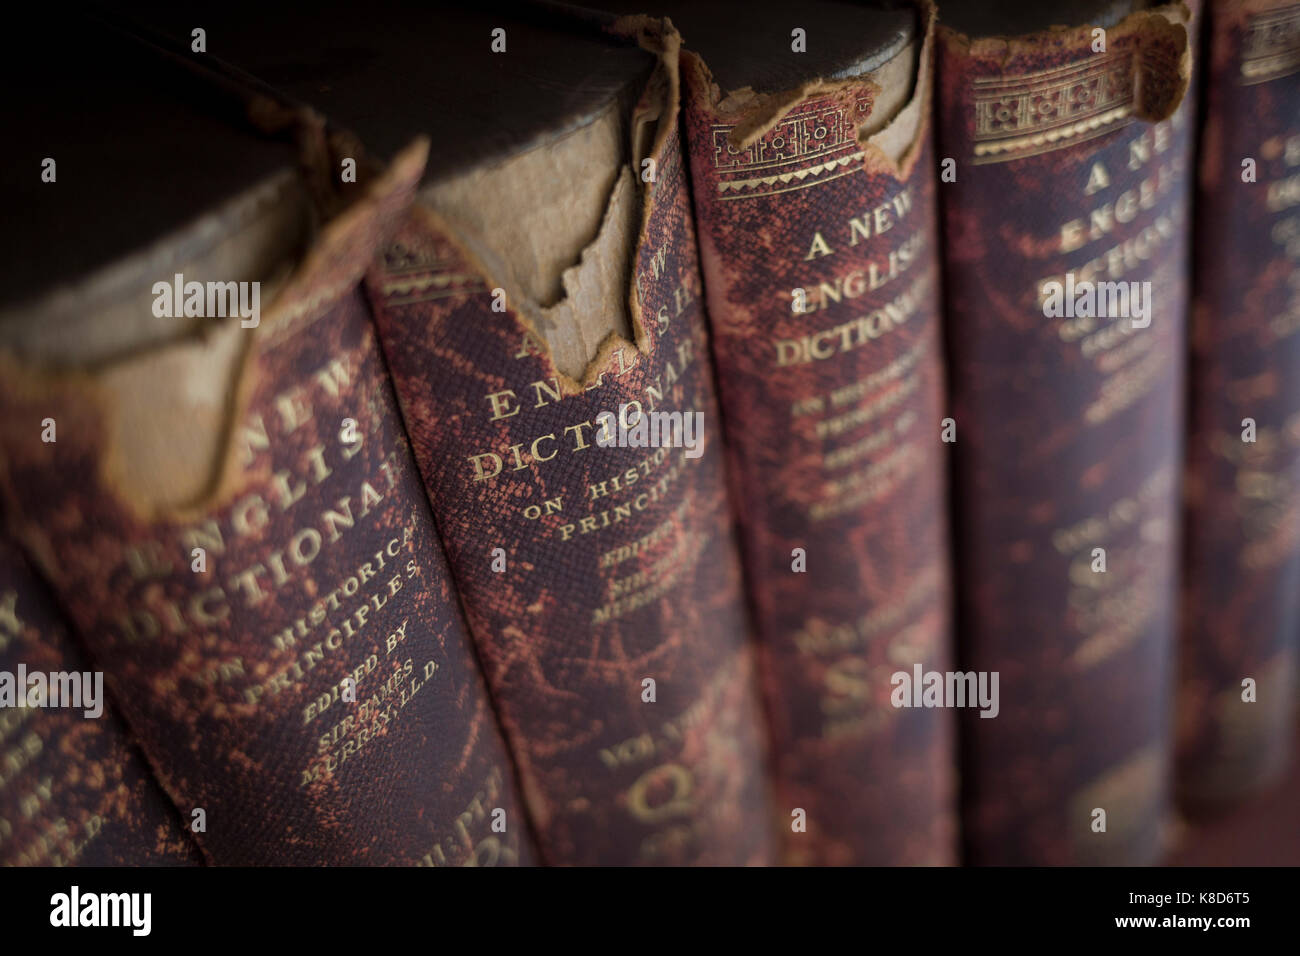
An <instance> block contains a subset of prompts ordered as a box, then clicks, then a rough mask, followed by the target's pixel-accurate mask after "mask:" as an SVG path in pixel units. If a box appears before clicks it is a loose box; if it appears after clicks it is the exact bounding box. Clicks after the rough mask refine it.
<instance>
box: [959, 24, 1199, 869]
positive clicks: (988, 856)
mask: <svg viewBox="0 0 1300 956" xmlns="http://www.w3.org/2000/svg"><path fill="white" fill-rule="evenodd" d="M1170 14H1171V16H1173V17H1175V18H1176V19H1180V18H1183V17H1185V11H1182V10H1177V9H1175V10H1171V11H1170ZM1105 38H1106V41H1107V48H1106V51H1105V52H1101V51H1098V52H1096V53H1094V52H1093V50H1092V44H1093V40H1094V38H1093V35H1092V31H1091V29H1089V28H1078V29H1061V30H1057V31H1053V32H1047V33H1042V34H1037V35H1033V36H1030V37H1023V38H1017V39H1015V40H1010V41H1003V40H997V39H984V40H979V41H975V44H974V45H970V44H968V43H967V41H966V38H964V37H961V36H960V35H957V34H954V33H952V32H951V31H948V30H945V29H943V28H942V27H941V28H940V41H941V42H940V49H941V52H940V57H939V63H938V66H939V85H938V93H939V108H938V116H939V141H940V145H939V153H940V155H941V156H942V157H944V158H945V159H947V158H951V159H953V160H955V163H956V165H955V171H956V181H955V182H950V183H945V184H943V185H941V187H940V204H941V208H942V213H943V225H944V229H945V247H944V254H945V260H946V261H945V295H946V299H947V302H946V309H947V327H948V333H949V344H950V359H949V361H950V366H951V394H952V414H953V417H954V418H955V420H956V425H957V443H956V446H955V452H956V463H955V475H954V483H955V491H956V502H957V517H958V522H957V561H958V564H957V580H958V585H959V587H958V599H959V604H958V608H959V617H958V620H959V627H958V639H959V648H960V649H959V654H960V657H961V660H962V665H963V668H967V669H974V670H979V671H997V672H999V674H1000V694H1001V713H1000V715H999V716H998V717H997V718H995V719H981V718H978V717H976V716H975V715H974V714H969V715H966V717H965V718H964V721H965V722H964V730H965V731H966V733H965V736H964V738H963V744H964V745H965V747H966V751H965V753H964V756H963V760H964V763H963V791H964V792H963V799H964V812H965V817H964V824H965V838H966V849H967V851H968V853H969V860H970V861H971V862H973V863H976V864H1030V865H1051V864H1079V863H1129V864H1135V863H1143V862H1153V861H1154V860H1155V859H1157V857H1158V855H1159V853H1160V850H1161V846H1162V839H1163V823H1164V820H1165V815H1166V810H1167V805H1168V796H1169V786H1168V779H1167V778H1168V774H1169V769H1170V759H1171V751H1172V739H1171V728H1170V720H1169V713H1170V710H1171V705H1172V700H1171V693H1170V689H1171V682H1172V677H1173V674H1172V668H1173V644H1174V640H1173V639H1174V574H1175V565H1176V561H1175V555H1176V553H1177V550H1176V548H1177V541H1176V538H1177V534H1176V532H1177V519H1178V509H1177V501H1178V479H1179V471H1180V461H1181V442H1180V432H1181V429H1182V391H1183V384H1184V373H1183V348H1184V322H1185V316H1184V312H1185V308H1186V302H1187V292H1186V286H1187V270H1186V262H1185V259H1186V254H1187V249H1188V236H1189V234H1190V222H1189V215H1190V212H1189V207H1188V187H1189V183H1190V177H1189V168H1188V167H1189V163H1190V161H1191V160H1190V145H1191V137H1190V130H1191V126H1192V115H1191V107H1192V104H1191V101H1190V98H1186V99H1182V105H1181V107H1179V109H1178V112H1177V113H1175V114H1174V115H1173V117H1172V119H1170V120H1166V121H1165V122H1162V123H1160V124H1159V126H1158V127H1153V126H1152V125H1151V124H1149V123H1148V122H1145V121H1142V120H1140V119H1139V117H1152V118H1159V117H1161V116H1165V115H1168V112H1169V110H1171V109H1172V108H1173V107H1174V105H1176V104H1178V103H1179V101H1180V99H1181V98H1182V97H1183V92H1184V90H1185V87H1186V84H1187V79H1188V75H1189V63H1188V59H1189V52H1188V51H1189V46H1188V41H1187V37H1186V30H1185V28H1184V26H1183V25H1182V24H1181V23H1177V22H1173V21H1171V20H1169V19H1166V18H1164V17H1162V16H1161V15H1160V14H1159V13H1150V14H1145V13H1144V14H1137V15H1134V16H1133V17H1131V18H1129V19H1127V20H1125V21H1124V22H1123V23H1121V24H1119V25H1118V26H1115V27H1112V28H1111V29H1109V30H1107V31H1106V34H1105ZM1134 143H1139V146H1137V147H1134V148H1132V149H1131V147H1132V144H1134ZM1144 145H1145V146H1146V147H1149V149H1148V150H1147V151H1146V152H1145V153H1144V152H1142V150H1143V146H1144ZM1097 164H1101V166H1102V172H1101V173H1098V172H1097ZM1094 177H1095V179H1094ZM1103 179H1105V180H1106V184H1103V182H1102V180H1103ZM1090 182H1091V183H1092V186H1093V187H1095V188H1093V189H1092V191H1091V193H1090V194H1089V193H1088V192H1086V191H1087V190H1088V189H1089V188H1090ZM1144 184H1145V185H1144ZM1108 204H1109V205H1110V207H1111V208H1112V209H1113V208H1114V207H1117V206H1122V213H1118V214H1114V215H1113V216H1107V215H1105V214H1104V213H1103V214H1102V215H1100V216H1099V217H1097V219H1096V232H1095V233H1094V232H1092V231H1090V230H1092V229H1093V227H1094V219H1093V215H1092V214H1093V213H1094V211H1095V210H1097V209H1099V208H1104V207H1106V206H1107V205H1108ZM1076 219H1081V220H1082V226H1081V228H1082V230H1083V232H1082V234H1080V232H1079V231H1078V230H1077V229H1075V228H1074V227H1070V228H1068V229H1067V228H1066V226H1067V224H1068V223H1071V222H1072V221H1074V220H1076ZM1112 250H1119V251H1118V252H1114V251H1112ZM1067 271H1073V272H1074V273H1075V275H1076V279H1077V280H1089V281H1097V282H1100V281H1120V280H1121V279H1122V280H1123V281H1143V280H1149V281H1151V282H1152V295H1153V301H1154V303H1155V306H1154V309H1153V311H1152V317H1151V324H1150V326H1149V327H1148V328H1145V329H1134V328H1132V326H1131V324H1130V322H1129V320H1128V319H1126V318H1110V319H1103V320H1095V321H1094V322H1091V323H1090V322H1088V321H1086V320H1083V321H1080V320H1074V319H1062V318H1048V317H1046V316H1045V314H1044V309H1043V306H1042V304H1041V303H1040V301H1039V296H1040V292H1041V289H1042V284H1043V283H1044V282H1045V281H1048V280H1052V279H1055V278H1057V277H1060V276H1063V275H1064V273H1066V272H1067ZM1090 326H1091V327H1090ZM1097 547H1101V548H1104V549H1105V552H1106V562H1107V564H1106V568H1107V570H1106V572H1105V573H1101V572H1094V571H1093V570H1092V568H1093V561H1094V556H1093V549H1094V548H1097ZM1095 809H1103V810H1105V811H1106V831H1105V832H1104V833H1102V832H1094V831H1093V829H1092V826H1093V822H1094V816H1093V811H1094V810H1095Z"/></svg>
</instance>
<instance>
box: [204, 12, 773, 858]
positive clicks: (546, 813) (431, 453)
mask: <svg viewBox="0 0 1300 956" xmlns="http://www.w3.org/2000/svg"><path fill="white" fill-rule="evenodd" d="M214 15H216V16H218V17H220V16H221V13H220V12H219V11H217V12H215V13H214ZM563 19H564V18H561V17H557V16H555V15H554V14H553V13H552V12H550V11H538V10H532V9H529V8H527V7H515V8H506V7H505V6H504V5H501V6H500V7H499V8H497V9H493V8H492V5H488V7H487V8H485V9H483V10H475V11H469V10H466V9H463V8H461V9H458V8H443V7H438V6H434V7H431V8H428V9H422V10H421V11H420V12H418V13H415V12H412V11H411V10H410V9H409V8H407V7H405V6H402V5H398V4H382V3H381V4H378V5H373V4H372V5H371V6H370V7H368V8H367V11H366V16H364V17H359V18H357V20H356V21H355V22H352V23H350V24H349V26H348V28H347V30H346V31H343V32H337V31H336V30H334V29H332V28H330V27H328V26H327V25H325V24H324V23H321V22H316V21H313V22H303V21H302V20H301V19H299V18H292V19H290V18H284V19H283V21H282V22H280V21H279V20H277V18H275V17H271V18H264V19H262V20H260V21H259V28H258V31H257V32H256V34H253V33H249V34H247V35H240V34H239V32H238V31H235V30H224V31H223V33H222V35H223V36H224V37H226V39H225V40H224V41H223V46H222V48H221V49H220V50H216V51H214V52H217V53H219V54H220V55H222V56H226V57H228V58H229V59H231V60H232V62H234V63H235V64H237V65H238V66H239V67H240V68H241V69H243V70H245V71H247V72H248V73H251V74H253V75H256V76H258V77H259V78H261V79H262V80H264V81H265V82H266V83H267V84H268V85H269V86H272V87H274V88H275V89H277V90H278V91H280V93H281V94H282V95H284V96H286V97H288V98H290V99H293V100H296V101H300V102H304V103H308V104H310V105H311V106H312V107H313V108H314V109H315V110H316V111H317V112H319V113H320V114H322V115H324V116H325V117H327V118H328V119H329V121H330V122H331V124H334V125H335V126H337V127H338V128H340V129H345V130H349V131H350V132H351V133H352V134H353V135H354V136H355V137H356V138H357V140H358V141H359V142H360V143H362V144H364V145H365V146H366V147H367V149H368V150H369V152H370V153H371V154H372V155H375V156H378V157H381V158H384V159H387V158H389V157H390V156H392V155H393V154H394V153H395V152H396V151H397V150H399V149H400V148H401V147H402V145H403V144H404V143H406V142H408V141H409V140H410V138H411V137H413V136H418V135H428V136H430V137H431V138H432V140H433V148H432V150H431V154H430V160H429V165H428V169H427V171H426V173H425V176H424V179H423V180H422V182H421V183H420V186H419V190H418V197H417V208H416V210H415V211H414V212H413V214H411V215H410V216H408V217H407V218H406V219H404V220H403V221H402V222H401V223H400V224H399V225H398V228H397V231H396V233H395V235H394V237H393V240H392V241H391V242H390V243H389V244H388V246H387V248H386V250H385V251H384V254H383V256H382V259H381V260H380V261H379V262H378V264H377V265H376V267H375V268H374V269H373V270H372V272H371V274H370V276H369V291H370V294H371V296H372V299H373V302H374V306H375V310H376V318H377V321H378V325H379V332H380V339H381V341H382V343H383V348H384V353H385V356H386V358H387V360H388V365H389V367H390V369H391V370H392V373H393V377H394V380H395V382H396V385H397V393H398V397H399V401H400V403H401V407H402V413H403V416H404V419H405V422H406V426H407V429H408V431H409V433H410V435H411V439H412V444H413V446H414V449H415V454H416V458H417V460H418V462H419V466H420V471H421V474H422V476H423V478H424V481H425V485H426V487H427V489H428V493H429V498H430V500H431V502H432V503H433V508H434V513H435V516H436V520H437V523H438V526H439V529H440V531H441V533H442V536H443V539H444V541H445V542H446V546H447V552H448V556H449V559H450V564H451V568H452V574H453V576H454V578H455V583H456V587H457V590H458V592H459V594H460V597H461V600H462V602H463V604H464V607H465V611H466V614H467V617H468V619H469V622H470V626H471V628H472V631H473V634H474V638H475V641H476V643H477V646H478V649H479V653H480V656H481V658H482V661H483V664H484V668H485V672H486V674H487V677H488V682H489V685H490V687H491V689H492V692H493V695H494V700H495V702H496V704H497V706H498V708H499V711H500V714H501V718H502V723H503V726H504V728H505V731H506V734H507V738H508V740H509V742H510V744H511V747H512V752H513V754H514V756H515V758H516V761H517V763H518V767H519V772H520V779H521V783H522V786H523V789H524V792H525V796H526V799H527V802H528V805H529V808H530V812H531V816H532V820H533V821H534V823H535V825H536V832H537V836H538V840H539V843H540V847H541V851H542V856H543V859H544V860H545V861H547V862H550V863H577V864H632V863H644V864H688V863H698V864H741V863H762V862H766V861H768V860H769V859H770V858H771V854H770V845H771V842H772V840H771V835H770V816H769V813H768V809H767V799H766V778H765V774H764V767H763V760H762V748H761V723H760V714H759V711H758V703H757V692H756V689H755V686H754V679H753V663H752V657H751V651H750V649H749V646H748V641H747V638H748V634H747V626H746V619H745V613H744V604H743V597H742V590H741V574H740V563H739V559H738V555H737V552H736V545H735V540H734V530H733V526H732V524H731V521H730V518H729V515H728V510H727V499H726V492H725V486H724V477H723V460H722V442H721V432H720V426H719V421H718V412H717V406H716V401H715V396H714V391H713V385H712V378H711V369H710V358H709V350H708V342H707V338H706V334H705V327H704V318H703V312H702V287H701V282H700V277H699V273H698V269H697V256H696V247H695V242H694V236H693V233H692V229H691V223H690V209H689V204H688V198H687V193H686V170H685V166H684V161H683V157H682V153H681V148H680V144H679V141H678V137H677V127H676V119H677V112H676V110H677V76H676V71H675V66H676V48H675V46H674V45H673V44H674V42H675V37H674V36H672V35H669V34H658V33H655V32H654V31H652V30H646V31H644V32H642V33H640V34H635V33H634V35H630V36H616V35H613V34H606V33H603V32H601V31H600V30H599V29H598V28H595V27H590V28H588V27H584V26H582V25H580V24H575V23H565V22H562V21H563ZM435 37H436V43H435V41H434V39H433V38H435ZM435 46H436V48H437V50H438V51H439V53H438V55H431V53H432V50H433V48H434V47H435ZM286 51H292V52H290V53H289V54H288V55H286ZM376 104H382V106H383V109H382V110H380V109H377V108H376ZM651 415H653V416H655V417H654V418H653V419H651V418H650V416H651ZM661 416H671V418H661ZM643 417H644V418H643ZM638 421H640V422H641V424H640V425H639V426H638V424H637V423H638ZM652 421H653V423H654V425H655V436H654V437H653V438H652V436H651V435H650V434H649V426H650V424H651V422H652ZM620 426H627V427H626V428H622V427H620ZM640 429H644V430H645V431H644V433H642V432H641V431H640Z"/></svg>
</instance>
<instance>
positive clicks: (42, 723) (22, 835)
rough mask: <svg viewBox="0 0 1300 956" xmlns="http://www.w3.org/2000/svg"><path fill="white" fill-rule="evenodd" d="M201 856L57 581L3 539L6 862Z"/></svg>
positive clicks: (90, 862) (97, 862)
mask: <svg viewBox="0 0 1300 956" xmlns="http://www.w3.org/2000/svg"><path fill="white" fill-rule="evenodd" d="M199 861H200V856H199V853H198V848H197V846H196V845H195V844H194V842H193V841H192V840H190V838H189V836H188V835H187V834H186V832H185V830H184V829H183V827H182V823H181V818H180V817H179V816H178V815H177V812H176V808H175V807H174V806H172V803H171V801H170V800H168V799H167V796H166V795H165V794H164V793H163V792H162V790H161V789H160V788H159V786H158V784H157V782H156V781H155V780H154V779H153V776H152V774H151V773H150V771H149V768H148V767H147V766H146V765H145V763H144V760H143V759H142V758H141V756H140V753H139V751H138V749H137V748H136V746H135V744H134V742H133V741H132V740H131V737H130V735H129V733H128V732H127V729H126V727H125V725H124V724H123V723H122V721H121V718H119V717H118V715H117V714H116V712H115V707H114V704H113V703H112V702H110V701H109V700H108V691H107V688H105V687H104V680H103V674H102V672H98V671H95V670H93V669H92V668H91V667H90V665H89V664H88V663H87V661H86V658H85V655H84V654H82V653H81V649H80V648H79V647H78V646H77V645H76V643H75V642H74V641H73V640H72V637H71V635H70V634H69V633H68V630H67V628H66V627H65V626H64V622H63V621H62V619H61V617H60V615H59V612H58V609H57V608H56V607H55V606H54V604H53V602H52V600H51V597H50V594H49V592H48V591H47V590H46V588H45V586H44V584H43V582H42V581H40V579H39V578H37V577H36V575H35V574H34V573H33V571H32V569H31V567H30V566H29V565H28V564H27V562H26V561H25V560H24V558H23V556H22V554H21V553H20V552H19V550H18V548H17V547H15V546H14V544H13V543H12V542H11V541H8V540H5V539H0V865H3V866H180V865H185V864H194V863H198V862H199Z"/></svg>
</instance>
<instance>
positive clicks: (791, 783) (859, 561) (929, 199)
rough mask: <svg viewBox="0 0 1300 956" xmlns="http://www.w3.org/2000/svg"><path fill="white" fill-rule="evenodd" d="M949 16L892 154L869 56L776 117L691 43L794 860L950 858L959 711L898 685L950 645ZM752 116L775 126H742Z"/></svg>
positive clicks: (698, 183) (741, 498)
mask: <svg viewBox="0 0 1300 956" xmlns="http://www.w3.org/2000/svg"><path fill="white" fill-rule="evenodd" d="M931 30H932V27H931V26H927V31H926V37H925V42H924V44H923V47H922V50H921V55H920V58H919V63H920V69H919V71H917V73H916V75H915V76H914V77H912V76H909V77H908V81H909V82H911V81H912V80H913V79H914V80H915V84H916V85H915V88H914V92H913V96H912V100H911V102H910V104H909V105H907V106H905V107H904V108H903V110H902V111H901V113H900V114H899V118H898V119H897V120H895V123H896V124H897V125H902V124H903V123H904V122H906V120H907V118H910V117H913V114H917V115H919V123H918V125H917V126H916V127H915V132H914V134H913V138H912V139H911V140H907V139H904V143H905V144H908V143H910V145H907V147H906V150H905V152H903V154H902V156H901V158H900V159H898V160H897V161H895V160H894V159H893V158H891V157H890V156H889V155H887V154H886V152H885V151H884V148H883V147H882V145H881V139H880V138H879V137H878V136H872V137H871V138H867V137H865V136H862V137H860V136H859V135H858V133H857V127H858V124H859V123H862V122H865V121H867V120H868V119H869V118H870V116H871V110H872V105H873V98H874V95H875V94H876V93H877V92H878V91H877V89H876V88H875V87H873V86H872V85H871V84H870V83H868V81H867V78H866V77H863V78H861V79H859V80H856V81H846V82H844V83H842V84H839V85H837V86H836V88H834V89H824V88H821V89H817V90H812V91H808V92H806V93H805V94H804V95H802V96H795V95H792V96H790V97H782V98H781V99H782V101H783V102H785V101H786V100H788V101H789V103H788V106H787V107H785V108H784V109H783V110H782V111H781V112H780V114H779V116H776V117H773V118H772V119H771V120H769V121H767V122H758V121H756V119H755V117H754V116H752V115H749V114H748V113H745V114H740V115H738V114H736V113H734V112H731V111H727V110H726V109H725V107H723V106H721V105H720V104H719V102H718V97H717V94H716V92H715V91H716V87H715V86H714V84H713V82H712V79H711V77H710V75H709V73H708V70H707V64H704V63H703V62H702V61H701V60H700V59H699V58H698V57H697V56H696V55H694V54H693V53H689V52H688V53H687V54H686V55H685V56H684V58H683V82H684V88H685V110H684V111H685V118H686V122H685V128H686V138H687V142H688V144H689V152H690V162H691V176H692V186H693V193H694V204H695V217H696V222H697V225H698V229H699V233H700V243H701V247H702V249H703V268H704V280H705V288H706V290H707V294H708V316H709V322H710V327H711V330H712V334H713V341H714V353H715V361H716V364H717V369H718V379H719V389H720V391H721V394H722V403H723V413H724V422H725V427H726V440H727V449H728V455H729V465H730V472H731V476H732V482H733V497H734V500H735V505H736V510H737V513H738V517H739V521H740V526H741V530H742V539H743V543H744V554H745V561H746V571H747V575H748V579H749V588H750V594H751V596H752V599H753V602H754V604H755V607H756V613H757V619H758V629H759V632H760V636H761V644H760V646H761V652H760V653H761V658H760V659H761V661H762V673H763V684H764V692H765V696H766V701H767V709H768V713H769V715H770V724H771V737H772V741H773V754H774V756H773V761H774V775H775V781H776V791H777V799H778V807H777V810H778V816H779V817H780V818H781V819H782V828H783V830H784V831H785V832H786V834H787V836H786V840H785V848H784V850H785V859H786V860H787V861H788V862H791V863H799V864H838V865H843V864H876V865H880V864H929V863H934V864H941V863H951V862H953V861H954V858H955V840H956V836H955V819H954V818H955V780H954V769H955V768H954V763H955V755H954V746H955V745H954V740H953V728H952V723H953V721H952V715H951V713H950V712H947V711H944V710H938V709H926V708H919V709H913V708H912V707H911V704H912V702H913V701H912V698H911V695H910V694H908V695H907V701H906V705H907V706H906V707H905V708H904V707H896V706H895V705H894V704H893V703H892V702H891V695H892V691H893V689H894V685H893V684H892V677H893V675H894V674H895V673H897V672H905V673H906V674H907V676H908V678H909V679H910V678H911V676H912V674H913V666H914V665H916V664H919V665H921V667H922V669H923V670H924V671H933V670H936V669H937V670H940V671H943V670H946V669H947V668H948V666H949V643H950V638H951V620H950V610H949V603H950V588H951V584H950V579H949V553H948V542H947V535H946V530H945V525H946V520H947V518H946V506H945V499H946V490H945V468H946V465H945V462H944V456H943V452H942V448H943V445H942V443H941V442H940V435H939V432H940V418H941V417H942V415H941V412H940V409H941V407H942V403H943V397H942V388H943V373H942V358H941V354H940V347H941V343H940V332H939V267H938V241H937V230H936V225H937V223H936V214H935V205H934V204H935V182H934V161H933V149H932V146H931V132H930V131H931V127H930V124H929V122H928V119H927V118H926V116H927V113H928V107H929V103H930V70H929V61H930V46H931V43H930V32H931ZM687 42H688V43H689V38H688V41H687ZM900 55H902V54H900ZM911 55H913V56H915V51H914V50H913V51H912V54H911ZM823 86H824V84H823ZM742 124H744V125H745V126H747V127H748V128H751V129H755V128H757V129H761V130H763V132H761V134H751V135H750V136H748V137H747V138H744V139H742V140H740V141H738V139H737V136H738V134H737V133H736V130H737V128H738V127H739V126H741V125H742ZM881 135H893V134H890V133H889V130H888V129H886V130H885V131H884V132H883V134H881Z"/></svg>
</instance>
